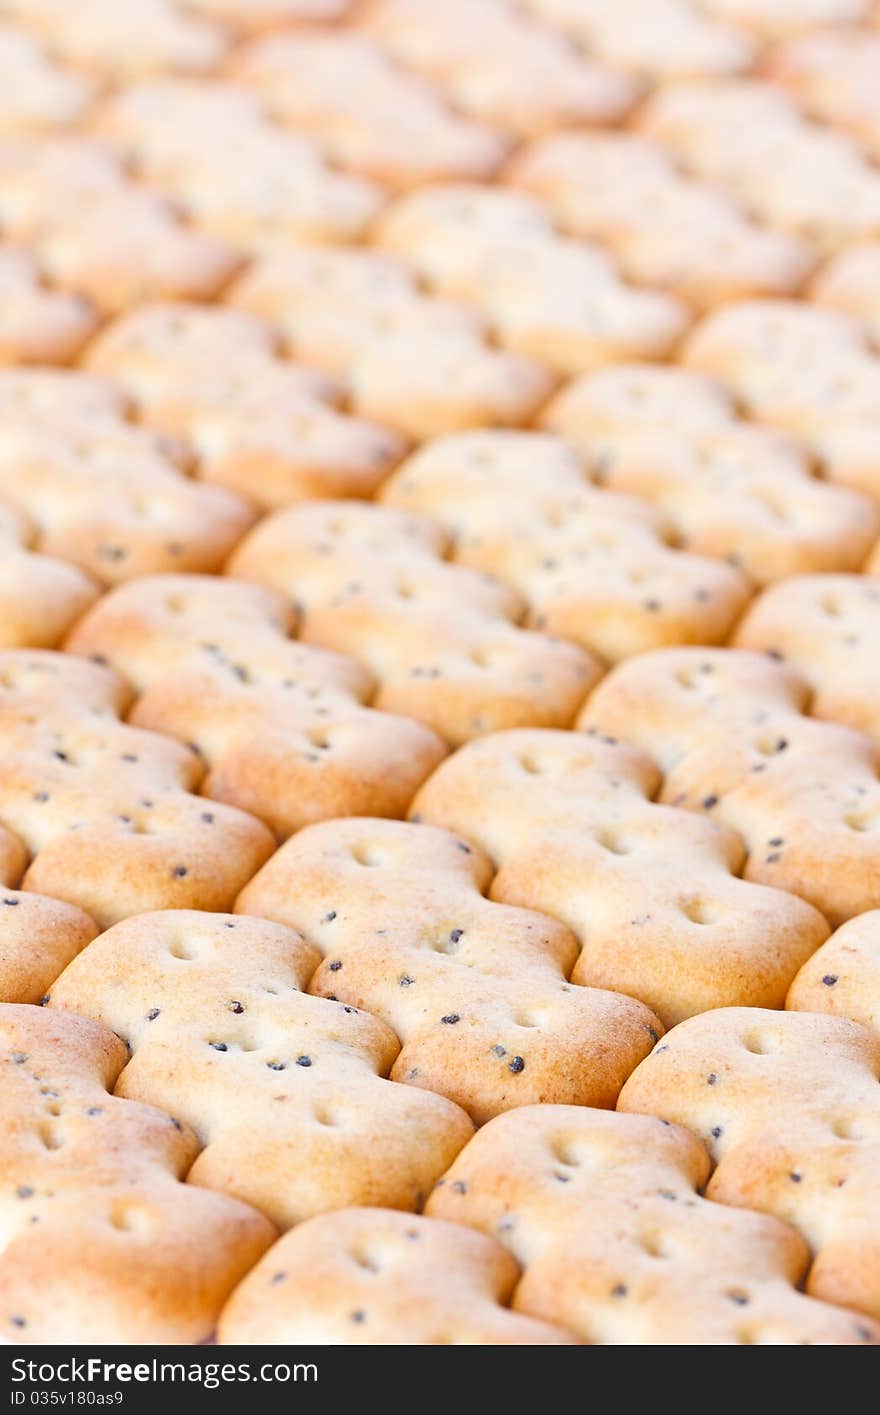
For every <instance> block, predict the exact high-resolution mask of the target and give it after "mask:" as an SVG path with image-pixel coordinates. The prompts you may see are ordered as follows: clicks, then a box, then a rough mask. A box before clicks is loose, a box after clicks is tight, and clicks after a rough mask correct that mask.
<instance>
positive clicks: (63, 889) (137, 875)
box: [0, 649, 274, 927]
mask: <svg viewBox="0 0 880 1415" xmlns="http://www.w3.org/2000/svg"><path fill="white" fill-rule="evenodd" d="M0 683H2V693H0V745H2V751H3V758H4V762H5V769H4V774H3V780H2V785H0V818H2V820H3V823H4V824H5V825H7V826H8V827H9V828H10V829H11V830H13V831H14V832H15V833H16V834H17V835H18V836H19V837H20V838H21V840H22V841H23V843H24V845H25V846H26V847H27V849H28V851H29V853H30V855H31V857H32V858H31V863H30V865H29V867H28V870H27V873H26V874H25V877H24V887H25V888H27V889H31V890H35V891H36V892H37V893H41V894H50V895H55V896H57V897H59V898H61V899H65V900H67V902H68V903H71V904H76V905H78V906H79V907H81V908H83V909H85V910H86V911H87V912H88V913H89V914H91V915H92V917H93V918H94V919H95V920H96V922H97V923H98V924H100V925H101V926H102V927H106V926H107V925H108V924H110V923H113V922H115V920H117V919H120V918H124V917H125V916H126V915H127V914H133V913H138V912H140V911H142V910H144V909H149V908H171V907H174V906H175V905H178V906H186V905H192V906H194V907H198V908H206V909H210V908H222V907H224V906H225V905H228V904H229V903H231V902H232V899H233V898H234V897H235V895H236V894H237V893H238V891H239V890H240V889H241V887H242V885H243V884H244V883H245V881H246V880H247V879H249V878H250V876H251V875H252V874H253V873H254V871H255V870H257V869H258V868H259V867H260V865H261V864H263V862H264V861H265V860H266V859H267V857H268V856H269V855H270V854H271V852H272V847H273V844H274V842H273V839H272V837H271V835H270V834H269V831H268V830H267V829H266V827H265V826H264V825H262V824H261V823H260V822H259V821H257V820H255V819H254V818H253V817H252V816H248V815H245V814H244V812H242V811H237V810H234V809H233V808H232V807H230V806H226V805H221V804H214V803H211V808H210V810H208V809H206V806H207V803H206V802H205V801H204V800H200V799H199V798H198V797H197V796H194V795H192V794H190V792H191V789H192V788H194V787H196V785H197V784H198V781H199V778H200V776H201V770H202V769H201V766H200V764H199V761H198V759H197V757H196V756H195V754H194V753H193V752H191V751H189V750H187V749H186V748H185V747H183V746H181V745H180V744H179V743H177V742H172V741H170V740H169V739H168V738H166V737H160V736H158V735H157V734H155V733H152V732H144V731H141V730H140V729H138V728H135V727H129V726H127V725H126V724H125V723H123V722H120V721H119V717H118V714H119V713H120V712H121V711H122V710H123V709H124V707H125V706H126V705H127V701H128V697H129V692H128V689H126V688H125V687H124V685H123V683H122V680H121V679H119V678H117V676H116V675H115V674H113V673H111V672H110V671H109V670H108V669H106V668H102V667H100V666H98V665H97V664H92V663H87V662H86V661H85V660H84V659H80V658H75V657H73V656H72V655H69V654H55V653H50V652H45V651H43V652H40V651H38V650H33V649H32V650H28V649H18V650H15V649H10V650H7V651H6V652H4V653H2V654H0Z"/></svg>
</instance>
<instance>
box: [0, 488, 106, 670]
mask: <svg viewBox="0 0 880 1415" xmlns="http://www.w3.org/2000/svg"><path fill="white" fill-rule="evenodd" d="M31 538H32V532H31V528H30V527H29V526H28V525H27V522H26V520H25V518H24V517H23V516H22V515H20V513H19V512H17V511H16V510H14V509H13V507H11V506H4V505H3V504H2V503H0V548H2V553H0V648H3V649H18V648H38V649H49V648H54V647H55V645H56V644H57V643H58V641H59V639H61V638H63V636H64V634H65V633H66V631H67V630H68V629H69V628H70V626H71V625H72V624H73V623H74V621H75V620H77V619H78V618H79V617H80V615H81V614H82V613H83V612H84V611H85V610H86V609H88V607H89V605H90V604H92V602H93V601H94V600H95V599H96V598H97V594H98V590H97V586H96V585H94V584H93V583H92V581H91V580H90V579H89V578H88V577H87V576H86V575H84V574H83V573H82V571H81V570H78V569H77V568H76V566H74V565H68V564H67V563H66V562H65V561H63V560H55V559H54V558H53V557H51V556H48V555H39V554H37V553H35V552H34V551H32V550H30V549H28V541H29V540H31Z"/></svg>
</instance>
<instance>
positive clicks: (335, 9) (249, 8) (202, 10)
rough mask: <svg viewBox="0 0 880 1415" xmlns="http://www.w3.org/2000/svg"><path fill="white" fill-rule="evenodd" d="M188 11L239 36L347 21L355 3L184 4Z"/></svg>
mask: <svg viewBox="0 0 880 1415" xmlns="http://www.w3.org/2000/svg"><path fill="white" fill-rule="evenodd" d="M182 2H183V4H184V5H185V6H186V8H187V9H188V10H192V11H193V13H194V14H196V15H204V16H205V18H206V19H209V20H219V21H221V22H222V23H223V24H224V25H228V26H229V28H230V29H232V30H233V31H234V32H235V33H237V34H251V33H253V32H255V31H259V30H263V29H274V28H275V27H276V26H277V25H285V24H298V23H299V22H300V21H310V20H314V21H318V22H321V23H330V22H332V21H333V20H340V19H343V18H344V17H345V15H346V14H347V12H348V11H349V10H350V9H351V6H352V0H182Z"/></svg>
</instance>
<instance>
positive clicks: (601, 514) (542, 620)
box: [381, 431, 750, 662]
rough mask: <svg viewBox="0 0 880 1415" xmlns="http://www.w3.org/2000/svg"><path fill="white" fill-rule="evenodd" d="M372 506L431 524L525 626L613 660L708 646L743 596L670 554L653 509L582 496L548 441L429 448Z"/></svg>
mask: <svg viewBox="0 0 880 1415" xmlns="http://www.w3.org/2000/svg"><path fill="white" fill-rule="evenodd" d="M381 498H382V500H383V501H385V502H388V503H390V504H391V505H394V506H399V507H401V508H402V509H404V510H407V511H415V512H425V513H427V514H429V515H431V516H433V517H434V518H435V519H437V520H439V521H440V523H441V524H442V525H443V526H444V527H445V529H446V530H447V532H448V533H449V535H450V537H451V538H452V543H453V548H454V555H455V559H456V560H457V561H459V562H460V563H462V564H465V565H469V566H472V567H473V568H474V569H476V570H480V571H483V572H489V573H490V574H493V575H497V576H498V577H499V578H500V579H502V580H503V581H504V582H505V583H508V584H511V585H513V586H514V587H515V588H516V589H517V590H518V591H519V592H520V593H521V594H522V595H523V597H524V598H525V600H526V602H527V604H528V606H529V612H528V622H529V623H530V624H531V625H532V626H533V627H534V628H536V629H542V630H546V631H547V632H548V633H551V634H560V635H561V636H563V637H564V638H567V639H573V640H574V641H575V642H576V643H579V644H582V645H583V646H584V647H585V648H588V649H589V650H590V651H591V652H593V653H596V654H599V655H601V657H602V658H604V659H606V660H609V661H611V662H614V661H616V660H617V659H620V658H624V657H626V656H627V655H628V654H631V653H638V652H641V651H643V650H645V649H648V648H653V647H658V646H659V645H662V644H669V643H681V642H701V643H706V642H713V641H714V642H718V641H719V640H721V639H724V638H726V637H727V635H728V633H729V632H730V630H731V628H732V627H733V625H734V623H735V622H736V620H737V619H738V617H739V615H740V614H741V612H742V610H743V608H744V607H745V604H746V603H747V601H748V598H749V593H750V587H749V585H748V583H747V581H746V580H745V579H744V577H743V576H742V575H741V574H740V573H739V571H737V570H736V569H733V568H731V567H730V566H727V565H719V564H717V563H715V562H713V561H711V560H705V559H702V558H700V557H697V556H695V555H689V554H682V553H681V552H680V551H678V550H674V549H671V548H670V547H669V546H667V545H666V543H665V537H666V535H667V534H668V526H667V524H666V522H665V521H664V520H662V519H661V518H660V517H659V516H657V515H656V514H655V513H653V512H652V510H651V508H649V507H648V506H645V505H640V504H639V502H637V501H635V500H633V499H632V498H630V497H624V496H619V495H617V494H615V493H613V492H608V491H605V490H598V489H596V488H594V487H590V486H588V485H587V482H586V477H585V474H584V472H583V470H582V467H581V465H580V462H579V458H578V457H577V455H576V454H575V453H574V452H573V451H572V449H571V448H569V447H567V446H566V445H565V443H563V442H561V441H560V440H559V439H557V438H554V437H549V436H547V435H546V434H540V433H533V432H509V431H497V432H496V431H480V432H472V433H463V434H459V435H457V436H452V437H445V438H438V439H437V440H436V441H434V442H432V443H430V444H429V445H428V446H427V447H424V448H422V449H421V450H420V451H418V452H416V453H415V454H414V455H413V456H412V457H410V458H408V459H407V460H406V461H405V462H404V463H403V464H402V466H401V467H400V468H399V469H398V471H397V472H395V474H394V475H393V476H392V477H391V478H390V479H389V481H388V482H387V483H386V484H385V486H384V487H383V488H382V491H381Z"/></svg>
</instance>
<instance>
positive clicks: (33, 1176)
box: [0, 1004, 275, 1345]
mask: <svg viewBox="0 0 880 1415" xmlns="http://www.w3.org/2000/svg"><path fill="white" fill-rule="evenodd" d="M0 1030H2V1046H0V1062H2V1066H3V1074H4V1083H3V1088H2V1095H3V1100H2V1115H3V1135H4V1142H3V1155H2V1173H3V1186H4V1190H5V1195H4V1198H5V1202H4V1219H5V1225H4V1245H3V1252H2V1255H0V1330H2V1332H3V1334H4V1336H5V1337H6V1338H7V1339H8V1340H10V1341H12V1342H14V1343H16V1344H19V1343H31V1342H34V1343H37V1344H40V1345H45V1344H47V1343H55V1342H58V1343H62V1344H71V1343H72V1344H74V1345H84V1344H85V1345H87V1344H90V1343H102V1344H105V1343H133V1344H140V1343H145V1344H147V1345H149V1344H158V1345H161V1344H164V1343H171V1342H181V1343H196V1342H201V1341H205V1340H207V1339H208V1338H209V1337H210V1335H211V1331H212V1329H213V1327H214V1323H215V1320H216V1316H217V1313H218V1311H219V1309H220V1307H221V1306H222V1304H223V1302H224V1301H225V1299H226V1297H227V1296H228V1295H229V1293H230V1292H231V1290H232V1289H233V1288H234V1287H235V1285H236V1283H237V1282H238V1281H239V1280H240V1278H242V1277H243V1276H244V1274H245V1273H246V1272H247V1270H248V1269H249V1268H250V1267H252V1266H253V1264H254V1263H255V1262H256V1261H257V1259H258V1258H259V1257H260V1256H261V1254H262V1253H263V1252H265V1250H266V1248H267V1247H268V1246H269V1244H270V1243H271V1242H272V1239H273V1237H274V1236H275V1233H274V1229H273V1228H272V1226H271V1224H269V1223H267V1221H266V1220H265V1219H264V1218H263V1217H262V1215H260V1214H257V1213H255V1212H254V1211H253V1210H252V1209H248V1208H246V1207H245V1205H244V1204H239V1203H236V1202H235V1201H234V1200H232V1199H228V1198H227V1197H226V1196H225V1195H220V1194H211V1193H209V1192H208V1191H207V1190H205V1189H199V1188H196V1187H195V1186H193V1185H188V1184H184V1183H182V1182H181V1181H182V1180H183V1179H184V1177H185V1175H186V1172H187V1170H188V1169H189V1166H190V1165H191V1163H192V1161H193V1159H194V1157H195V1155H196V1153H197V1151H198V1142H197V1140H196V1137H195V1135H194V1134H193V1132H192V1131H191V1130H190V1129H189V1128H187V1127H184V1126H183V1125H182V1124H181V1123H180V1121H179V1120H177V1119H176V1118H175V1119H172V1117H171V1116H170V1115H166V1114H163V1113H162V1112H161V1111H158V1110H154V1109H153V1108H152V1107H151V1106H145V1105H138V1104H137V1103H135V1102H133V1101H128V1100H121V1099H117V1098H116V1097H114V1096H113V1095H112V1094H108V1092H112V1089H113V1085H114V1082H115V1081H116V1079H117V1077H118V1075H119V1073H120V1072H121V1071H122V1069H123V1067H124V1066H125V1064H126V1061H127V1055H126V1049H125V1046H124V1045H123V1043H122V1042H121V1041H120V1040H119V1038H118V1037H115V1036H113V1034H112V1032H109V1031H107V1029H106V1028H104V1027H101V1026H98V1025H97V1023H95V1022H93V1021H91V1020H90V1019H89V1018H87V1017H75V1016H73V1015H71V1014H66V1015H62V1014H61V1013H58V1012H47V1011H41V1010H40V1009H39V1008H37V1007H24V1006H15V1005H12V1004H5V1005H3V1006H2V1007H0Z"/></svg>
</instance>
